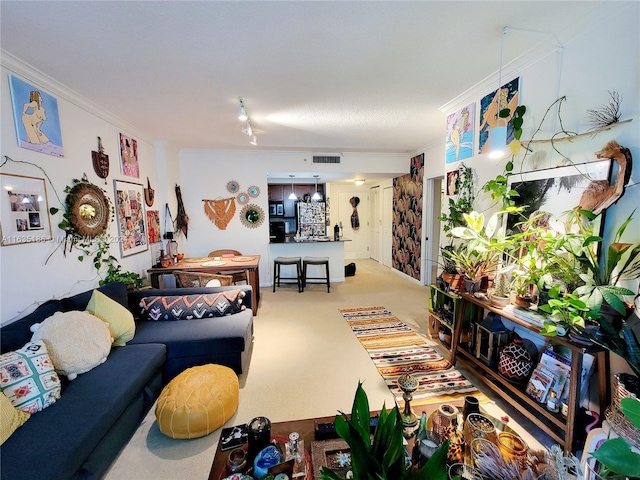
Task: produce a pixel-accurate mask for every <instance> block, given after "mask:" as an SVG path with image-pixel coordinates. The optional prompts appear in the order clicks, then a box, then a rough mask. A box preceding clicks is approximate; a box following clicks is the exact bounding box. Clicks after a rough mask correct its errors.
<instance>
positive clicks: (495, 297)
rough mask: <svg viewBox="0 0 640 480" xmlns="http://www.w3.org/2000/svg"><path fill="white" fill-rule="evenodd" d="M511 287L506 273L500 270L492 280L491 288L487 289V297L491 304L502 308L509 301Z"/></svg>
mask: <svg viewBox="0 0 640 480" xmlns="http://www.w3.org/2000/svg"><path fill="white" fill-rule="evenodd" d="M510 293H511V287H510V286H509V279H508V277H507V274H506V273H503V272H500V273H498V274H497V275H496V278H495V280H494V281H493V288H491V289H489V291H488V297H489V302H491V305H493V306H494V307H497V308H504V307H506V306H507V305H509V303H510V302H511V298H510Z"/></svg>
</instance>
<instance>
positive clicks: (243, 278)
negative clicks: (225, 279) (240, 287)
mask: <svg viewBox="0 0 640 480" xmlns="http://www.w3.org/2000/svg"><path fill="white" fill-rule="evenodd" d="M223 255H235V256H236V257H241V256H242V254H241V253H240V252H239V251H238V250H233V249H230V248H223V249H219V250H213V251H212V252H209V255H208V256H209V257H222V256H223ZM224 273H225V274H226V275H231V276H232V277H233V284H234V285H237V284H238V282H244V283H246V284H247V285H249V278H248V277H247V271H246V270H233V271H225V272H224Z"/></svg>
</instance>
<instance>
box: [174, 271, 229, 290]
mask: <svg viewBox="0 0 640 480" xmlns="http://www.w3.org/2000/svg"><path fill="white" fill-rule="evenodd" d="M173 275H174V277H175V278H176V286H177V287H178V288H198V287H205V286H206V285H207V283H209V282H210V281H211V280H218V281H219V282H220V285H221V286H223V287H228V286H230V285H231V284H232V283H233V277H232V276H231V275H218V274H214V273H200V272H173Z"/></svg>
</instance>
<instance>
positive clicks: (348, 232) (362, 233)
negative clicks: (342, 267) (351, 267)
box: [331, 191, 371, 259]
mask: <svg viewBox="0 0 640 480" xmlns="http://www.w3.org/2000/svg"><path fill="white" fill-rule="evenodd" d="M351 197H358V198H359V199H360V203H359V204H358V206H357V210H358V219H359V221H360V227H359V228H358V229H357V230H355V229H353V227H352V226H351V214H352V213H353V208H352V207H351V204H350V203H349V200H350V199H351ZM369 201H370V200H369V196H368V194H363V193H362V191H353V192H344V191H343V192H340V193H339V194H338V202H339V204H340V206H339V207H338V208H339V221H341V222H342V227H343V230H342V231H343V236H344V238H345V239H347V240H350V241H348V242H345V243H344V256H345V259H354V258H369V256H370V253H369V245H370V242H371V234H370V231H371V229H370V226H369V224H370V223H371V217H370V206H369ZM331 205H332V208H335V206H334V204H333V203H332V204H331ZM332 221H334V220H333V219H332Z"/></svg>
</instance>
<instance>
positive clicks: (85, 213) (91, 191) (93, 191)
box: [67, 182, 111, 238]
mask: <svg viewBox="0 0 640 480" xmlns="http://www.w3.org/2000/svg"><path fill="white" fill-rule="evenodd" d="M67 203H68V205H69V213H71V224H72V225H73V227H74V228H75V229H76V230H77V232H78V234H80V235H81V236H83V237H88V238H94V237H96V236H98V235H101V234H103V233H104V232H106V231H107V228H108V227H109V222H110V221H111V202H110V201H109V198H108V197H107V196H106V195H105V192H104V190H102V189H101V188H100V187H97V186H96V185H93V184H92V183H87V182H81V183H78V184H77V185H76V186H74V187H73V188H72V189H71V190H70V191H69V194H68V195H67Z"/></svg>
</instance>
